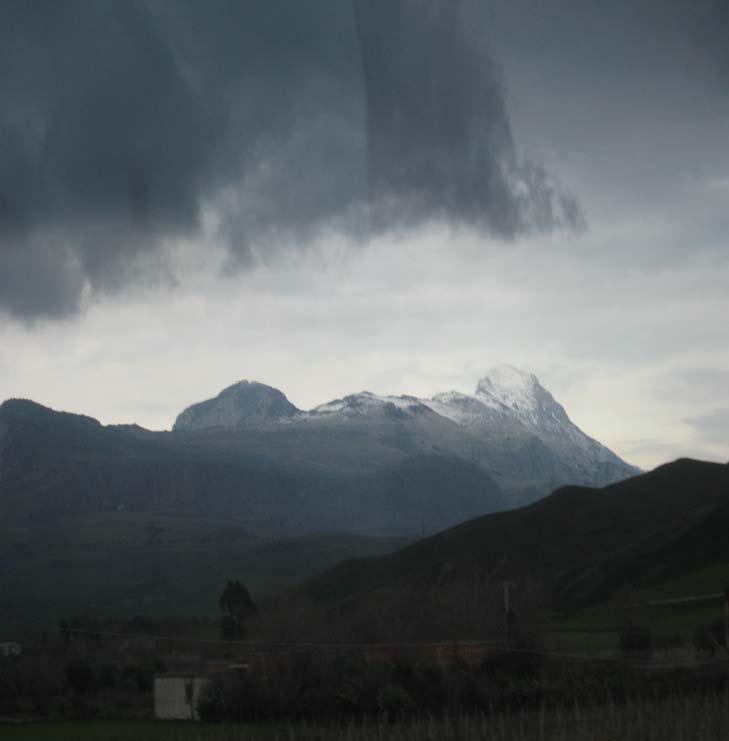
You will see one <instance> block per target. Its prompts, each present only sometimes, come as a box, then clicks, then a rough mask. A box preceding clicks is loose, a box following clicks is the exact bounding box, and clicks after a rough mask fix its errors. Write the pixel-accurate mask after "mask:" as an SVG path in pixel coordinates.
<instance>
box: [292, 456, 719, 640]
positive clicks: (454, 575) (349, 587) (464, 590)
mask: <svg viewBox="0 0 729 741" xmlns="http://www.w3.org/2000/svg"><path fill="white" fill-rule="evenodd" d="M727 528H729V466H726V465H720V464H713V463H702V462H699V461H692V460H679V461H676V462H674V463H671V464H668V465H665V466H662V467H660V468H658V469H656V470H655V471H652V472H650V473H647V474H643V475H641V476H637V477H635V478H633V479H629V480H627V481H624V482H622V483H619V484H614V485H612V486H608V487H606V488H604V489H587V488H580V487H565V488H563V489H560V490H558V491H556V492H555V493H554V494H553V495H551V496H549V497H547V498H546V499H544V500H542V501H540V502H537V503H536V504H533V505H530V506H528V507H524V508H522V509H518V510H512V511H508V512H501V513H497V514H493V515H487V516H484V517H479V518H476V519H474V520H471V521H469V522H467V523H464V524H463V525H459V526H456V527H454V528H451V529H450V530H447V531H445V532H443V533H440V534H438V535H436V536H433V537H431V538H427V539H424V540H421V541H418V542H417V543H415V544H413V545H411V546H409V547H407V548H405V549H404V550H402V551H399V552H397V553H394V554H391V555H387V556H382V557H378V558H374V559H367V560H353V561H348V562H345V563H342V564H339V565H338V566H335V567H334V568H333V569H331V570H329V571H328V572H326V573H324V574H322V575H320V576H318V577H315V578H314V579H312V580H311V581H309V582H307V583H306V584H305V585H304V586H303V587H302V588H301V589H300V590H299V592H298V593H297V596H298V597H300V598H305V599H307V600H310V601H312V602H313V603H314V604H316V605H318V606H319V609H320V610H324V611H328V612H329V613H330V614H336V615H337V616H338V619H339V620H340V621H344V620H352V621H354V622H357V623H362V615H363V614H369V612H370V610H371V606H372V605H375V604H377V605H379V606H380V607H379V610H380V612H382V611H387V610H390V613H391V615H392V619H393V621H394V620H396V619H400V618H398V616H402V615H403V614H411V613H412V611H413V610H418V611H419V612H420V613H421V614H422V613H423V612H424V611H425V609H426V607H427V606H428V605H430V606H432V605H434V604H436V603H440V604H441V606H442V605H443V603H444V602H445V601H447V595H448V590H449V589H450V588H452V587H453V586H454V585H459V586H460V588H459V589H458V590H456V589H455V588H454V589H453V594H456V593H458V594H459V595H460V596H459V599H461V600H463V599H464V595H466V596H467V597H468V600H466V601H465V602H463V603H462V609H463V610H472V611H474V610H480V611H481V612H482V613H483V615H484V619H486V618H485V616H486V613H487V612H488V611H489V610H490V612H491V619H493V620H498V610H499V609H500V607H499V605H500V600H501V582H502V581H504V580H511V581H514V582H515V583H516V584H517V586H519V585H521V586H520V587H519V588H520V589H521V594H522V595H523V599H524V600H533V601H536V600H537V598H538V599H539V600H540V601H541V603H542V605H543V606H544V605H548V604H549V605H552V606H553V607H555V608H560V609H575V608H579V607H585V606H588V605H591V604H599V603H601V602H604V601H605V600H607V599H608V598H610V597H611V596H612V595H614V594H616V593H618V592H620V591H621V590H622V591H626V590H639V589H643V588H647V587H649V586H651V585H657V584H661V583H666V582H669V581H670V580H677V579H680V578H681V577H682V576H684V575H687V574H690V573H692V572H696V571H698V570H700V569H704V568H710V567H716V566H717V565H719V564H725V563H729V539H727V538H726V537H725V535H724V533H726V532H727ZM722 586H723V585H717V589H715V590H714V591H719V589H720V588H721V587H722ZM487 595H488V596H487ZM479 599H480V601H481V606H478V604H477V603H478V600H479ZM416 603H417V605H420V606H419V607H417V606H416ZM469 605H470V607H469ZM474 605H475V607H474ZM441 612H443V611H442V610H441ZM473 629H474V630H476V629H478V626H474V628H473Z"/></svg>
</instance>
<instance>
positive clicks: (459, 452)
mask: <svg viewBox="0 0 729 741" xmlns="http://www.w3.org/2000/svg"><path fill="white" fill-rule="evenodd" d="M385 427H389V433H385V434H388V435H389V437H390V442H389V447H394V448H396V449H400V450H404V451H406V452H408V453H420V454H424V455H443V454H445V455H447V456H451V457H457V458H462V459H465V460H468V461H470V462H471V463H474V464H475V465H477V466H479V467H480V468H482V469H483V470H484V471H486V472H487V473H488V475H489V476H490V477H491V478H492V479H494V480H495V481H496V482H497V483H498V484H499V486H500V488H501V489H502V490H503V491H504V492H505V493H507V494H508V495H510V497H511V500H512V501H513V502H514V503H522V502H526V501H532V500H534V499H537V498H539V497H540V496H544V495H545V494H548V493H549V492H550V491H552V490H553V489H555V488H556V487H558V486H560V485H563V484H567V483H571V484H584V485H591V486H601V485H605V484H609V483H612V482H613V481H618V480H620V479H623V478H626V477H628V476H632V475H635V474H636V473H638V469H636V468H634V467H633V466H630V465H628V464H626V463H625V462H624V461H622V460H621V459H620V458H618V456H616V455H615V454H614V453H612V452H611V451H610V450H608V449H607V448H606V447H604V446H603V445H601V444H600V443H598V442H597V441H595V440H593V439H592V438H590V437H588V436H587V435H586V434H584V433H583V432H582V431H581V430H580V429H579V428H578V427H577V426H576V425H575V424H574V423H573V422H572V421H571V420H570V419H569V417H568V416H567V413H566V412H565V410H564V408H563V407H562V406H561V405H560V404H559V403H558V402H557V401H556V400H555V399H554V397H553V396H552V395H551V394H550V393H549V391H547V390H546V389H545V388H544V387H543V386H542V385H541V384H540V383H539V380H538V379H537V378H536V376H534V375H533V374H530V373H524V372H523V371H520V370H518V369H516V368H514V367H512V366H500V367H498V368H494V369H492V370H491V371H490V372H489V373H488V374H487V375H485V376H484V377H483V378H481V379H480V381H479V382H478V384H477V386H476V390H475V392H474V394H472V395H469V394H462V393H459V392H457V391H449V392H446V393H441V394H436V395H435V396H434V397H432V398H430V399H420V398H417V397H414V396H379V395H376V394H373V393H371V392H369V391H363V392H360V393H356V394H351V395H348V396H345V397H344V398H341V399H335V400H333V401H330V402H327V403H325V404H322V405H320V406H317V407H315V408H314V409H312V410H310V411H303V410H300V409H297V408H296V407H295V406H294V405H293V404H291V403H290V402H289V401H288V399H287V398H286V397H285V396H284V394H283V393H281V392H280V391H278V390H276V389H273V388H271V387H269V386H265V385H263V384H260V383H256V382H248V381H242V382H240V383H238V384H235V385H234V386H231V387H229V388H227V389H225V390H224V391H223V392H221V393H220V394H219V395H218V396H217V397H215V398H214V399H210V400H207V401H204V402H201V403H198V404H194V405H193V406H191V407H189V408H187V409H186V410H185V411H183V412H182V413H181V414H180V415H179V416H178V418H177V420H176V422H175V425H174V427H173V430H175V431H197V432H205V431H207V432H212V431H217V433H218V434H219V433H220V432H221V431H223V430H228V431H229V432H231V433H240V431H241V430H244V429H251V428H259V429H262V430H265V432H266V433H267V435H269V436H270V435H271V433H273V431H274V430H275V429H279V430H281V431H283V432H284V434H285V435H287V436H291V435H292V434H297V442H298V445H299V446H300V447H301V448H302V449H308V447H309V446H311V447H313V448H315V449H320V448H321V445H320V443H319V442H317V438H321V437H324V438H325V439H326V440H327V441H328V443H329V444H330V445H336V444H335V443H334V442H333V441H332V431H333V430H334V429H337V430H339V431H340V433H341V434H342V436H343V438H344V439H346V438H347V437H348V436H349V435H352V434H354V435H355V436H356V437H358V438H363V437H364V438H367V437H369V438H377V437H381V436H382V434H383V432H384V429H383V428H385ZM292 429H296V430H297V431H298V433H292ZM368 447H370V446H368ZM332 454H333V451H329V453H328V454H327V455H328V456H331V455H332ZM338 455H339V454H336V453H334V456H335V457H338ZM345 455H346V454H345ZM316 457H317V456H316V453H315V454H314V458H316ZM385 457H387V454H385ZM349 464H350V465H356V462H355V461H350V462H349ZM371 464H372V465H374V466H375V467H376V466H377V461H375V460H373V461H371Z"/></svg>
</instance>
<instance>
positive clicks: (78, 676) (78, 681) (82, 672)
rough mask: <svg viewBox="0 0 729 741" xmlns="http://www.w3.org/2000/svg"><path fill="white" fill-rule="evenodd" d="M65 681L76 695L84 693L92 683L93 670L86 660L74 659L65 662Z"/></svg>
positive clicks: (93, 678)
mask: <svg viewBox="0 0 729 741" xmlns="http://www.w3.org/2000/svg"><path fill="white" fill-rule="evenodd" d="M64 674H65V675H66V681H67V682H68V684H69V686H70V687H71V689H72V690H73V691H74V692H75V693H76V694H77V695H85V694H86V693H87V692H89V691H90V690H91V689H92V687H93V685H94V680H95V677H94V670H93V669H92V668H91V666H90V665H89V663H88V662H87V661H84V660H83V659H75V660H74V661H70V662H69V663H68V664H66V667H65V669H64Z"/></svg>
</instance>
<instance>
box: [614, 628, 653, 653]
mask: <svg viewBox="0 0 729 741" xmlns="http://www.w3.org/2000/svg"><path fill="white" fill-rule="evenodd" d="M652 648H653V641H652V638H651V630H650V628H646V627H645V626H642V625H633V624H632V623H630V624H628V625H626V626H625V627H624V628H623V629H622V631H620V649H621V650H622V651H626V652H627V651H650V650H651V649H652Z"/></svg>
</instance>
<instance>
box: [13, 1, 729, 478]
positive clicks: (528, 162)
mask: <svg viewBox="0 0 729 741" xmlns="http://www.w3.org/2000/svg"><path fill="white" fill-rule="evenodd" d="M212 7H213V8H214V11H213V10H211V6H210V5H209V4H205V5H203V4H200V3H196V2H192V0H190V1H189V2H174V3H173V2H162V1H161V0H159V1H154V0H149V1H148V2H141V1H140V2H131V1H130V2H124V3H118V2H106V0H98V1H97V2H95V3H93V4H89V3H85V2H71V1H69V2H64V3H56V2H50V1H47V2H42V1H41V2H32V3H30V2H21V1H20V0H0V68H2V69H3V74H2V75H0V398H6V397H11V396H22V397H30V398H33V399H36V400H37V401H39V402H41V403H45V404H48V405H51V406H54V407H56V408H63V409H68V410H71V411H82V412H85V413H88V414H91V415H93V416H96V417H98V418H100V419H101V420H102V421H104V422H118V421H137V422H139V423H140V424H143V425H145V426H148V427H151V428H166V427H169V426H170V425H171V423H172V421H173V419H174V417H175V415H176V414H177V413H178V412H179V411H180V410H181V409H182V408H183V407H184V406H186V405H187V404H189V403H191V402H194V401H198V400H200V399H202V398H206V397H208V396H210V395H212V394H214V393H217V391H218V390H220V389H221V388H222V387H224V386H226V385H228V384H230V383H231V382H233V381H234V380H237V379H239V378H254V379H257V380H260V381H264V382H266V383H270V384H271V385H274V386H277V387H279V388H281V389H282V390H283V391H284V392H286V393H287V394H288V396H289V397H290V398H291V400H292V401H293V402H294V403H296V404H297V405H299V406H302V407H308V406H312V405H315V404H317V403H321V402H323V401H325V400H328V399H330V398H333V397H336V396H340V395H342V394H343V393H347V392H353V391H356V390H361V389H364V388H367V389H370V390H372V391H376V392H383V393H414V394H421V395H429V394H432V393H435V392H437V391H443V390H447V389H450V388H457V389H460V390H463V391H470V390H472V388H473V387H474V386H475V383H476V380H477V379H478V377H479V376H480V375H482V374H483V373H484V372H485V371H486V370H488V368H490V367H491V366H493V365H495V364H498V363H503V362H507V363H512V364H515V365H518V366H521V367H523V368H525V369H528V370H531V371H533V372H535V373H536V374H537V375H538V376H539V377H540V379H541V380H542V382H543V383H544V384H545V385H546V386H547V387H548V388H549V389H550V390H551V391H552V392H553V393H554V394H555V396H556V397H557V398H558V399H559V400H560V401H561V402H562V403H563V404H564V405H565V407H566V409H567V411H568V413H569V414H570V415H571V416H572V418H573V419H574V420H575V421H576V422H577V423H578V424H579V425H580V426H581V427H582V428H583V429H584V430H585V431H586V432H588V433H589V434H591V435H593V436H594V437H596V438H598V439H599V440H600V441H601V442H604V443H605V444H607V445H609V446H610V447H612V448H613V449H614V450H615V451H616V452H617V453H619V454H620V455H622V456H623V457H625V458H626V459H628V460H629V461H630V462H633V463H636V464H638V465H641V466H644V467H649V466H652V465H654V464H657V463H660V462H663V461H665V460H668V459H671V458H674V457H677V456H680V455H691V456H696V457H703V458H711V459H718V460H725V459H727V458H729V383H728V382H729V349H728V348H729V341H728V340H729V329H728V328H727V326H728V325H729V322H727V317H729V291H728V290H727V288H728V287H729V260H728V259H727V255H728V253H727V248H726V234H727V233H728V229H727V227H728V226H729V209H727V203H728V202H729V155H728V154H727V149H728V147H727V135H728V133H729V126H728V124H729V52H728V51H727V49H729V12H727V11H726V10H724V7H723V4H720V3H715V2H712V1H711V0H698V2H696V1H694V2H690V1H689V0H682V1H679V0H662V1H661V2H658V0H637V1H635V0H632V1H631V2H629V1H628V0H613V1H612V2H604V3H603V2H593V3H585V2H584V1H578V0H550V2H546V0H545V1H542V2H539V1H538V0H509V2H506V0H490V1H489V2H486V0H484V2H474V0H461V1H459V2H453V0H449V2H446V0H433V1H432V2H416V0H400V2H385V0H357V2H356V4H350V3H347V2H341V1H340V0H322V1H321V2H319V3H311V4H309V3H307V4H304V3H294V2H284V0H280V1H279V2H275V1H273V0H266V1H265V2H264V0H260V1H256V2H250V3H239V2H233V1H232V0H231V2H225V1H223V0H221V1H220V2H218V3H216V4H215V5H214V6H212Z"/></svg>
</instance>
